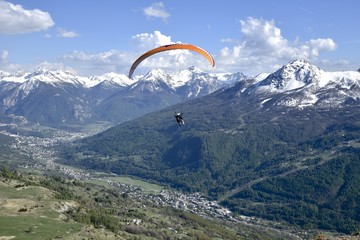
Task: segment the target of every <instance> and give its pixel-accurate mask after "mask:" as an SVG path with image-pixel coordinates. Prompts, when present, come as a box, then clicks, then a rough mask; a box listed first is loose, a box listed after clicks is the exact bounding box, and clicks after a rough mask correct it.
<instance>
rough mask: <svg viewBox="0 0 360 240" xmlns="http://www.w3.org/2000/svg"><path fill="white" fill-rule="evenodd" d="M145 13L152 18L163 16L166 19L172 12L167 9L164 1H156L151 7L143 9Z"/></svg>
mask: <svg viewBox="0 0 360 240" xmlns="http://www.w3.org/2000/svg"><path fill="white" fill-rule="evenodd" d="M143 13H144V14H145V15H146V16H147V17H150V18H161V19H162V20H163V21H166V20H167V19H168V17H170V14H169V13H168V12H167V11H166V10H165V5H164V4H163V3H162V2H154V3H152V4H151V5H150V6H149V7H146V8H144V9H143Z"/></svg>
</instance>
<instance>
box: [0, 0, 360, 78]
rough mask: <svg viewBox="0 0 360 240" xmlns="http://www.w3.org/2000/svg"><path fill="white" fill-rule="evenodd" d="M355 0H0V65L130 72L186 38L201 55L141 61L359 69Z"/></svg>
mask: <svg viewBox="0 0 360 240" xmlns="http://www.w3.org/2000/svg"><path fill="white" fill-rule="evenodd" d="M359 9H360V1H358V0H344V1H335V0H327V1H325V0H317V1H314V0H303V1H296V2H294V1H285V0H284V1H281V0H277V1H276V0H274V1H269V0H252V1H242V0H213V1H208V0H198V1H196V0H171V1H170V0H169V1H166V0H163V1H150V0H137V1H134V0H86V1H85V0H77V1H74V0H51V1H49V0H34V1H24V0H23V1H18V0H0V70H3V71H7V72H17V71H19V70H22V71H34V70H36V69H37V68H39V67H41V68H46V69H49V70H58V69H61V70H69V71H72V72H74V73H76V74H78V75H82V76H90V75H101V74H104V73H107V72H116V73H124V74H127V73H128V71H129V68H130V66H131V64H132V62H133V61H134V60H135V59H136V58H137V57H138V56H140V55H141V54H142V53H144V52H145V51H147V50H150V49H151V48H153V47H157V46H160V45H164V44H169V43H175V42H182V43H191V44H195V45H198V46H200V47H201V48H203V49H205V50H207V51H208V52H210V53H211V54H212V55H213V57H214V59H215V62H216V66H215V68H211V67H210V66H209V64H208V62H207V61H206V60H205V59H203V58H202V57H201V56H200V55H199V54H196V53H192V52H187V51H172V53H169V52H168V53H161V54H158V55H154V56H152V57H151V60H149V61H144V62H142V63H141V64H140V65H139V67H138V69H137V72H136V73H135V74H140V73H146V72H147V71H149V70H151V69H154V68H162V69H164V70H166V71H170V72H171V71H178V70H182V69H185V68H188V67H190V66H197V67H199V68H200V69H202V70H203V71H208V72H243V73H244V74H246V75H249V76H254V75H257V74H259V73H261V72H272V71H274V70H277V69H278V68H279V67H281V66H282V65H284V64H286V63H288V62H289V61H291V60H293V59H297V58H302V59H307V60H309V61H310V62H311V63H313V64H316V65H318V66H319V67H321V68H323V69H324V70H327V71H343V70H344V71H345V70H357V69H359V68H360V54H359V48H360V31H359V30H358V27H357V26H358V24H359V22H360V14H359V13H358V11H359Z"/></svg>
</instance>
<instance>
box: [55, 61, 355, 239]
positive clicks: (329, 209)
mask: <svg viewBox="0 0 360 240" xmlns="http://www.w3.org/2000/svg"><path fill="white" fill-rule="evenodd" d="M163 82H166V81H163ZM359 83H360V73H359V72H357V71H347V72H327V71H324V70H322V69H320V68H318V67H316V66H314V65H312V64H311V63H309V62H308V61H305V60H294V61H292V62H289V63H288V64H286V65H284V66H283V67H281V68H280V69H279V70H277V71H275V72H274V73H270V74H260V75H258V76H256V77H254V78H246V79H244V80H240V81H237V83H236V84H235V85H233V86H230V87H226V88H221V89H219V90H216V91H214V92H212V93H210V94H208V95H205V96H203V97H199V98H194V99H189V100H187V101H185V102H182V103H178V104H176V105H175V106H171V107H168V108H165V109H163V110H160V111H157V112H154V113H149V114H147V115H146V116H144V117H140V118H137V119H134V120H132V121H128V122H125V123H123V124H120V125H117V126H115V127H113V128H110V129H108V130H106V131H104V132H102V133H99V134H97V135H94V136H92V137H89V138H85V139H82V140H80V141H78V142H75V143H73V145H72V146H70V147H67V148H65V149H64V151H63V155H62V162H63V163H66V164H70V165H74V166H77V167H82V168H88V169H93V170H100V171H105V172H113V173H116V174H126V175H132V176H137V177H140V178H144V179H147V180H151V181H156V182H160V183H162V184H165V185H169V186H171V187H174V188H177V189H181V190H183V191H189V192H197V191H199V192H202V193H203V194H204V195H206V196H207V197H209V198H213V199H216V200H218V201H219V202H221V203H222V204H223V205H225V206H227V207H229V208H230V209H231V210H233V211H234V212H236V213H239V214H243V215H247V216H253V217H261V218H266V219H269V220H276V221H286V222H288V223H291V224H294V225H296V226H299V227H301V228H304V229H314V228H320V229H330V230H337V231H340V232H346V233H352V232H356V231H358V229H360V218H359V216H360V204H359V203H360V201H359V194H358V193H359V192H360V186H359V184H358V181H359V180H360V174H359V172H360V167H359V166H360V165H359V161H360V131H359V130H360V121H359V119H360V118H359V117H360V113H359V106H360V99H359V94H360V89H359ZM134 86H136V85H134ZM152 86H153V87H154V88H156V87H157V88H160V87H159V85H152ZM167 86H169V85H168V84H167ZM161 89H162V88H161ZM173 109H182V110H183V112H184V118H185V122H186V124H185V126H183V127H179V126H178V125H176V122H175V120H174V119H173ZM149 119H150V121H149Z"/></svg>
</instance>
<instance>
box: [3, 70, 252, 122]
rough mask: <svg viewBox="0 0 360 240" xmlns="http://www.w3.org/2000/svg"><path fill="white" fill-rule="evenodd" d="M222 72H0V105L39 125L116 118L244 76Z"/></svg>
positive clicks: (148, 109) (137, 114) (209, 89)
mask: <svg viewBox="0 0 360 240" xmlns="http://www.w3.org/2000/svg"><path fill="white" fill-rule="evenodd" d="M227 77H228V78H229V79H230V80H229V81H227ZM227 77H225V75H224V74H222V75H216V74H215V75H209V74H208V73H205V72H202V71H201V70H200V69H197V68H194V67H192V68H189V69H186V70H182V71H179V72H176V73H172V74H169V73H166V72H165V71H163V70H160V69H154V70H152V71H150V72H149V73H148V74H146V75H144V76H139V77H136V78H135V80H133V79H129V78H128V77H127V76H126V75H124V74H117V73H107V74H104V75H102V76H91V77H89V78H88V77H81V76H77V75H75V74H73V73H70V72H68V71H60V70H58V71H48V70H44V69H38V70H37V71H35V72H33V73H21V72H20V73H18V74H10V73H6V72H0V87H1V89H0V100H1V108H0V109H3V110H2V111H4V112H5V113H6V114H15V115H20V116H24V117H26V118H27V119H28V120H29V121H32V122H36V123H40V124H52V125H56V124H66V123H74V122H75V123H76V122H87V121H92V120H102V119H105V120H112V121H115V122H119V121H124V120H129V119H131V118H134V117H138V116H140V115H142V114H145V113H147V112H150V111H154V110H158V109H161V108H164V107H166V106H170V105H172V104H175V103H178V102H181V101H185V100H187V99H189V98H194V97H199V96H202V95H206V94H209V93H211V92H213V91H216V90H218V89H219V88H221V87H224V86H226V84H231V83H233V82H234V81H236V79H237V80H238V81H240V80H242V79H244V78H246V77H245V76H244V75H241V74H240V75H239V74H234V75H232V74H229V75H228V76H227Z"/></svg>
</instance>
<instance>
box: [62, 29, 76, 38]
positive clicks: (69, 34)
mask: <svg viewBox="0 0 360 240" xmlns="http://www.w3.org/2000/svg"><path fill="white" fill-rule="evenodd" d="M58 34H59V36H60V37H64V38H74V37H77V36H79V34H77V33H76V32H74V31H68V30H65V29H63V28H58Z"/></svg>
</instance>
